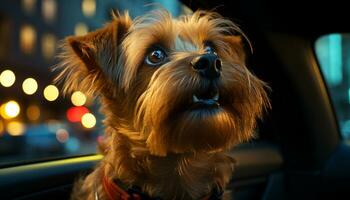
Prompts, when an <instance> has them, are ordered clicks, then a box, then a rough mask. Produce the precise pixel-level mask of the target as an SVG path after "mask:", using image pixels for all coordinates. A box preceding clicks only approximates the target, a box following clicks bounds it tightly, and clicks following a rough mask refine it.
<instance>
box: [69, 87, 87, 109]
mask: <svg viewBox="0 0 350 200" xmlns="http://www.w3.org/2000/svg"><path fill="white" fill-rule="evenodd" d="M71 101H72V104H73V105H75V106H82V105H84V104H85V103H86V96H85V94H84V93H82V92H80V91H75V92H73V94H72V97H71Z"/></svg>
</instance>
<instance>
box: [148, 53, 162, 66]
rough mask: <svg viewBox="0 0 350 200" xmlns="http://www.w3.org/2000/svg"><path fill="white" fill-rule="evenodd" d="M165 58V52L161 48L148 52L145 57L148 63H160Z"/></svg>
mask: <svg viewBox="0 0 350 200" xmlns="http://www.w3.org/2000/svg"><path fill="white" fill-rule="evenodd" d="M165 58H166V54H165V52H164V51H163V50H161V49H156V50H153V51H152V52H151V53H149V54H148V55H147V57H146V63H147V64H148V65H153V66H154V65H159V64H161V63H162V62H163V61H164V60H165Z"/></svg>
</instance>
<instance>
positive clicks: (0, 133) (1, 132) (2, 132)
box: [0, 120, 5, 137]
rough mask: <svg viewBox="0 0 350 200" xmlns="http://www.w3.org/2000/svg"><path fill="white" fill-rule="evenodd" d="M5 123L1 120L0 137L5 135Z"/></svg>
mask: <svg viewBox="0 0 350 200" xmlns="http://www.w3.org/2000/svg"><path fill="white" fill-rule="evenodd" d="M4 129H5V128H4V122H2V120H0V137H1V136H2V135H3V134H4Z"/></svg>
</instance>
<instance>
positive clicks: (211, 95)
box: [192, 87, 220, 109]
mask: <svg viewBox="0 0 350 200" xmlns="http://www.w3.org/2000/svg"><path fill="white" fill-rule="evenodd" d="M219 98H220V94H219V90H218V88H217V87H210V88H208V89H206V90H203V91H198V92H195V94H193V96H192V107H193V108H195V109H196V108H218V107H219V106H220V104H219Z"/></svg>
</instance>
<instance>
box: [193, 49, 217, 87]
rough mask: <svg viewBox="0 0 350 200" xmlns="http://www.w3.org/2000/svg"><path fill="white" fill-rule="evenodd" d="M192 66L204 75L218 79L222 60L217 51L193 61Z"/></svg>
mask: <svg viewBox="0 0 350 200" xmlns="http://www.w3.org/2000/svg"><path fill="white" fill-rule="evenodd" d="M191 65H192V68H193V69H194V70H195V71H196V72H198V73H199V74H200V75H201V76H202V77H204V78H207V79H209V80H213V79H217V78H219V77H220V74H221V60H220V59H219V57H218V56H217V55H216V54H215V53H209V54H203V55H200V56H197V57H195V58H194V59H193V60H192V61H191Z"/></svg>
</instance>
